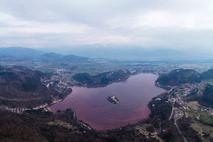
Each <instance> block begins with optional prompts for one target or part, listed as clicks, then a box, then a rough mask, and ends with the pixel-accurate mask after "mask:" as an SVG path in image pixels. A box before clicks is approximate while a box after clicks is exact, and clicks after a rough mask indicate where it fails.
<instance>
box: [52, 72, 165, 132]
mask: <svg viewBox="0 0 213 142" xmlns="http://www.w3.org/2000/svg"><path fill="white" fill-rule="evenodd" d="M142 73H143V72H142ZM142 73H137V74H133V75H130V76H128V78H127V79H125V80H123V81H126V80H128V79H129V78H130V77H131V76H135V75H139V74H142ZM145 73H146V74H154V75H157V74H155V73H148V72H145ZM123 81H122V80H121V81H115V82H112V83H110V84H113V83H119V82H123ZM110 84H108V85H110ZM108 85H106V86H108ZM155 86H156V87H159V88H162V89H164V90H165V92H167V91H168V90H167V89H165V88H164V87H161V86H159V85H157V83H156V82H155ZM71 87H87V88H98V87H105V86H99V85H98V86H91V87H88V86H87V85H85V86H82V85H74V86H71ZM165 92H164V93H165ZM71 93H72V92H71ZM71 93H69V95H70V94H71ZM164 93H161V94H159V95H157V96H155V97H153V98H152V99H151V100H150V101H149V102H148V104H147V107H148V109H149V111H150V114H149V116H148V117H147V118H146V119H142V120H138V121H136V122H133V123H130V124H126V125H123V126H120V127H117V128H113V129H106V130H97V129H95V128H93V127H92V126H90V125H89V124H87V123H85V122H83V121H82V120H79V119H78V118H77V117H76V119H77V121H78V122H79V123H82V124H83V125H86V126H87V127H89V128H90V130H92V131H95V132H97V133H108V132H113V131H120V130H122V129H127V128H134V127H135V126H137V125H141V124H144V123H146V122H148V121H149V120H150V115H151V109H150V106H149V104H150V102H151V101H152V100H153V99H154V98H157V97H159V96H161V95H162V94H164ZM67 96H68V95H67ZM67 96H65V97H64V98H63V99H60V100H58V101H57V102H55V103H52V104H51V105H49V106H48V110H49V111H50V112H52V113H57V111H52V110H51V108H50V107H51V106H52V105H54V104H56V103H59V102H62V101H63V100H64V99H65V98H66V97H67ZM69 109H71V110H72V111H74V110H73V109H72V108H69ZM87 130H88V129H87Z"/></svg>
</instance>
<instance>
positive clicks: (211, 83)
mask: <svg viewBox="0 0 213 142" xmlns="http://www.w3.org/2000/svg"><path fill="white" fill-rule="evenodd" d="M204 82H206V83H208V84H210V85H213V79H209V80H205V81H204Z"/></svg>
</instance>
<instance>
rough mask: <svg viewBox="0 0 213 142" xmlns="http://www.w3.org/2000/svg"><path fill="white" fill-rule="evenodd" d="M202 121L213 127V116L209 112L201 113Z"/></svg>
mask: <svg viewBox="0 0 213 142" xmlns="http://www.w3.org/2000/svg"><path fill="white" fill-rule="evenodd" d="M200 121H201V122H202V123H204V124H208V125H211V126H213V116H211V115H210V114H208V113H207V112H202V113H200Z"/></svg>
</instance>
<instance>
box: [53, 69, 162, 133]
mask: <svg viewBox="0 0 213 142" xmlns="http://www.w3.org/2000/svg"><path fill="white" fill-rule="evenodd" d="M157 77H158V76H157V75H154V74H150V73H142V74H138V75H134V76H130V77H129V78H128V79H127V80H126V81H124V82H118V83H112V84H110V85H108V86H106V87H98V88H86V87H73V91H72V93H71V94H70V95H68V96H67V97H66V98H65V99H64V100H63V101H62V102H59V103H57V104H54V105H53V106H51V110H52V111H55V112H56V111H57V110H66V109H67V108H72V109H73V110H74V111H75V112H76V115H77V118H78V119H79V120H82V121H83V122H85V123H87V124H89V125H90V126H91V127H92V128H94V129H96V130H100V131H101V130H109V129H114V128H119V127H122V126H125V125H128V124H133V123H136V122H138V121H141V120H145V119H147V118H148V117H149V114H150V110H149V108H148V106H147V105H148V103H149V102H150V101H151V99H152V98H154V97H156V96H157V95H159V94H161V93H163V92H165V90H163V89H161V88H159V87H156V86H155V81H156V79H157ZM113 95H115V96H116V97H117V98H118V99H119V101H120V103H119V104H112V103H110V102H109V101H108V100H107V97H108V96H113Z"/></svg>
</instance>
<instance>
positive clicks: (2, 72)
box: [0, 66, 57, 107]
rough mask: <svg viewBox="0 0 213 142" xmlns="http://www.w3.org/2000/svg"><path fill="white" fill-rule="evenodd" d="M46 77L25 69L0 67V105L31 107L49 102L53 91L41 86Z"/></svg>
mask: <svg viewBox="0 0 213 142" xmlns="http://www.w3.org/2000/svg"><path fill="white" fill-rule="evenodd" d="M45 77H46V75H45V74H43V73H41V72H39V71H33V70H30V69H28V68H25V67H20V66H15V67H0V104H1V105H7V106H15V107H18V106H19V107H33V106H38V105H42V104H44V103H49V102H51V99H52V96H53V95H57V92H55V91H54V90H51V89H48V88H47V87H46V86H45V85H44V84H42V82H41V79H42V78H45Z"/></svg>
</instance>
